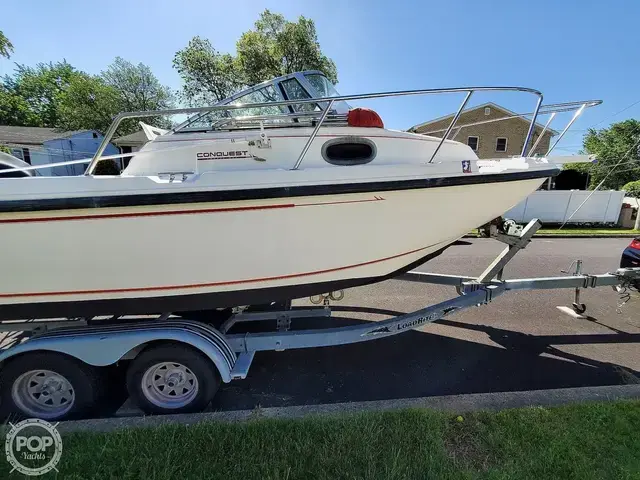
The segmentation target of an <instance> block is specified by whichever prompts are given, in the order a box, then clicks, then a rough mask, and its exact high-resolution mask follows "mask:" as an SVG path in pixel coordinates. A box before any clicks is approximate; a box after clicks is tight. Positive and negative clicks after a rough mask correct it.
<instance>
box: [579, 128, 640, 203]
mask: <svg viewBox="0 0 640 480" xmlns="http://www.w3.org/2000/svg"><path fill="white" fill-rule="evenodd" d="M638 140H640V122H639V121H637V120H633V119H629V120H625V121H623V122H618V123H614V124H612V125H611V126H610V127H609V128H605V129H602V130H597V131H596V130H594V129H590V130H589V131H588V133H587V134H586V135H585V137H584V140H583V144H584V150H585V151H586V152H587V153H589V154H595V155H596V156H597V162H596V163H594V164H592V165H591V168H590V169H589V174H590V175H591V185H590V187H591V188H594V187H595V186H596V185H598V184H599V183H600V182H601V181H602V180H604V179H605V177H606V176H607V174H608V173H609V172H611V169H612V168H613V167H614V165H616V164H617V163H618V162H619V161H620V160H622V163H620V165H619V166H618V167H617V168H616V169H615V170H613V173H611V174H610V175H609V176H608V177H606V180H605V181H604V183H603V185H602V188H603V189H614V190H618V189H620V187H622V185H625V184H626V183H628V182H631V181H634V180H638V179H640V152H639V149H638V145H637V142H638ZM625 155H626V156H625Z"/></svg>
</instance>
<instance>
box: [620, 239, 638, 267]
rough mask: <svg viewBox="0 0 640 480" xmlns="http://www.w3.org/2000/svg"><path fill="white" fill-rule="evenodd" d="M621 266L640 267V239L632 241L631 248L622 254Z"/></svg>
mask: <svg viewBox="0 0 640 480" xmlns="http://www.w3.org/2000/svg"><path fill="white" fill-rule="evenodd" d="M620 266H621V267H622V268H631V267H640V237H636V238H634V239H633V240H631V243H630V244H629V246H628V247H627V248H626V249H625V250H624V252H622V258H621V259H620Z"/></svg>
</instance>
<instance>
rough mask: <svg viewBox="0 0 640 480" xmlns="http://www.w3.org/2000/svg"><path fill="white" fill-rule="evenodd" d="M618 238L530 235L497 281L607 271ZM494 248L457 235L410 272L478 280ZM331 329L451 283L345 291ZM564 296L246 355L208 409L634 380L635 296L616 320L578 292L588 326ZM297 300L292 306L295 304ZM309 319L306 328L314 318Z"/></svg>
mask: <svg viewBox="0 0 640 480" xmlns="http://www.w3.org/2000/svg"><path fill="white" fill-rule="evenodd" d="M628 243H629V240H628V239H620V238H616V239H535V240H534V241H533V242H532V243H531V244H530V246H529V247H527V249H526V250H524V251H522V252H520V253H519V254H518V255H517V256H516V258H515V259H514V260H513V261H512V262H511V263H510V265H509V267H508V268H507V271H506V276H507V277H509V278H522V277H534V276H550V275H560V274H561V273H560V270H561V269H566V268H567V267H568V266H569V264H570V263H571V261H572V260H573V259H575V258H576V256H578V255H580V257H581V258H582V259H583V260H584V270H585V271H586V272H593V273H604V272H607V271H613V270H615V269H616V268H617V266H618V262H619V258H620V253H621V251H622V250H623V248H624V247H625V246H626V244H628ZM502 248H503V246H502V245H501V244H499V243H498V242H496V241H494V240H488V239H469V240H465V241H461V242H459V244H457V245H455V246H453V247H451V248H450V249H449V250H447V252H445V253H444V254H443V255H442V256H440V257H438V258H436V259H434V260H432V261H431V262H429V263H428V264H427V265H425V266H423V267H422V268H420V270H423V271H432V272H438V273H449V274H460V275H472V274H479V273H480V272H481V271H482V270H483V269H484V267H485V266H486V265H487V264H488V263H489V262H490V261H491V260H492V259H493V258H494V256H495V255H496V254H497V253H498V252H499V251H500V250H501V249H502ZM345 293H346V296H345V298H344V300H342V301H341V302H338V303H336V304H335V306H336V307H340V308H341V309H345V310H352V308H351V307H355V308H356V309H357V310H359V311H355V312H354V311H341V312H340V313H339V314H340V315H341V316H342V317H344V318H341V319H337V320H335V324H336V325H346V324H349V323H351V322H360V321H365V320H366V321H372V320H377V319H381V318H384V316H382V315H380V314H379V313H373V312H376V311H378V312H379V311H380V310H383V311H384V312H386V313H387V314H399V313H404V312H410V311H413V310H417V309H419V308H421V307H423V306H425V305H429V304H432V303H436V302H439V301H442V300H445V299H447V298H450V297H451V296H453V295H454V294H455V292H454V291H453V289H452V288H451V287H444V286H434V285H423V284H416V283H409V282H403V281H399V280H390V281H387V282H384V283H381V284H376V285H371V286H367V287H361V288H357V289H352V290H348V291H346V292H345ZM571 301H572V291H571V290H553V291H545V292H535V291H529V292H509V293H506V294H504V295H503V296H501V297H499V298H498V299H496V300H495V301H494V302H493V303H492V304H491V305H487V306H483V307H479V308H474V309H469V310H466V311H464V312H461V313H458V314H455V315H453V316H451V317H449V318H448V319H447V320H443V321H440V322H438V323H436V324H431V325H427V326H425V327H424V328H421V329H420V330H417V331H412V332H409V333H405V334H402V335H398V336H395V337H392V338H388V339H380V340H374V341H371V342H367V343H362V344H355V345H345V346H340V347H326V348H316V349H308V350H291V351H286V352H264V353H258V354H257V355H256V358H255V360H254V363H253V365H252V367H251V370H250V372H249V376H248V378H247V379H246V380H243V381H236V382H232V383H231V384H228V385H224V386H223V387H222V388H221V391H220V393H219V394H218V396H217V397H216V399H215V400H214V404H213V405H212V408H213V409H223V410H227V409H244V408H254V407H256V406H258V405H260V406H263V407H267V406H280V405H300V404H315V403H327V402H345V401H361V400H380V399H393V398H403V397H419V396H430V395H447V394H460V393H477V392H492V391H516V390H530V389H545V388H560V387H576V386H587V385H589V386H593V385H610V384H622V383H630V382H633V383H636V382H639V381H640V380H639V379H640V348H639V344H640V300H636V301H635V302H634V303H631V304H627V305H626V306H625V307H624V308H623V311H622V313H621V314H618V313H616V305H617V301H618V296H617V294H616V293H615V292H614V291H613V290H612V289H610V288H599V289H597V290H590V291H588V292H586V293H585V294H584V296H583V301H584V302H585V303H586V304H587V307H588V310H587V314H589V315H590V317H591V318H590V319H589V320H575V319H573V318H570V317H569V316H567V315H564V314H562V313H560V312H559V311H558V310H557V309H556V308H555V307H556V305H569V304H570V303H571ZM301 304H304V302H301ZM315 321H316V322H317V321H318V320H315Z"/></svg>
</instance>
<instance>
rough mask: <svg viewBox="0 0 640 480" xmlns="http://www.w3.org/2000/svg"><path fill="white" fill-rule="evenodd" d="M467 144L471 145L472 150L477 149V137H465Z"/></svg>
mask: <svg viewBox="0 0 640 480" xmlns="http://www.w3.org/2000/svg"><path fill="white" fill-rule="evenodd" d="M467 145H469V146H470V147H471V150H473V151H474V152H477V151H478V137H467Z"/></svg>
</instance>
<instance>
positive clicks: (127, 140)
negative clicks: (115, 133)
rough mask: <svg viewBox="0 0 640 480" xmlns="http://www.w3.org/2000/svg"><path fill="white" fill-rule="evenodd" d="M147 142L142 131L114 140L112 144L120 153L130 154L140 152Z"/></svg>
mask: <svg viewBox="0 0 640 480" xmlns="http://www.w3.org/2000/svg"><path fill="white" fill-rule="evenodd" d="M148 141H149V139H148V138H147V135H146V134H145V133H144V131H143V130H139V131H137V132H135V133H132V134H130V135H125V136H123V137H118V138H116V139H115V140H114V141H113V144H114V145H115V146H116V147H118V148H119V149H120V153H132V152H137V151H138V150H140V149H141V148H142V146H143V145H144V144H145V143H147V142H148Z"/></svg>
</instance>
